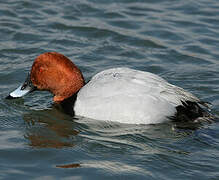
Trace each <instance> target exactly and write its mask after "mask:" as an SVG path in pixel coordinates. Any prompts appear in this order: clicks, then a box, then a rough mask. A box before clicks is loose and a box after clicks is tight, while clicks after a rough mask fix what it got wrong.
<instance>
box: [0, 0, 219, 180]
mask: <svg viewBox="0 0 219 180" xmlns="http://www.w3.org/2000/svg"><path fill="white" fill-rule="evenodd" d="M218 29H219V3H218V1H216V0H211V1H207V0H196V1H191V0H187V1H183V0H177V1H176V0H166V1H163V0H156V1H155V0H153V1H151V0H145V1H144V0H136V1H130V0H116V1H115V0H80V1H76V0H75V1H72V0H65V1H63V0H57V1H54V0H48V1H44V0H39V1H29V0H8V1H1V2H0V55H1V59H0V98H1V101H0V179H65V180H67V179H83V180H84V179H89V180H90V179H95V180H96V179H148V180H149V179H156V180H157V179H165V180H168V179H183V180H184V179H192V180H194V179H211V180H216V179H219V166H218V163H219V123H218V121H216V122H215V123H212V124H204V125H202V126H201V127H199V128H198V129H193V130H191V129H179V128H175V124H174V123H165V124H159V125H148V126H146V125H127V124H117V123H109V122H100V121H94V120H89V119H86V118H83V119H82V118H80V117H75V118H72V117H69V116H68V115H66V114H64V113H62V112H61V111H60V110H59V109H57V108H56V107H55V106H54V105H52V95H51V94H49V93H48V92H36V93H34V94H30V95H28V96H26V97H24V98H23V99H17V100H13V101H9V100H5V99H4V98H5V97H6V96H7V95H8V93H9V92H10V91H11V90H13V89H15V88H16V87H18V86H19V85H20V84H21V83H22V82H23V81H24V79H25V76H26V74H27V73H28V71H29V70H30V67H31V64H32V62H33V60H34V59H35V57H36V56H37V55H39V54H41V53H43V52H46V51H57V52H60V53H63V54H64V55H66V56H68V57H69V58H70V59H72V60H73V61H74V63H75V64H77V65H78V66H79V67H80V69H81V70H82V72H83V74H84V76H85V78H86V80H89V79H90V77H92V76H93V75H94V74H95V73H97V72H99V71H101V70H104V69H107V68H110V67H120V66H126V67H131V68H134V69H139V70H144V71H149V72H153V73H156V74H158V75H160V76H162V77H163V78H165V79H167V80H168V81H169V82H171V83H174V84H176V85H178V86H181V87H183V88H185V89H187V90H189V91H190V92H192V93H194V94H196V95H197V96H198V97H200V98H201V99H202V100H203V101H208V102H211V103H212V105H213V106H212V110H211V112H212V114H214V115H216V116H218V115H219V110H218V109H219V95H218V92H219V71H218V67H219V61H218V59H219V53H218V47H219V31H218Z"/></svg>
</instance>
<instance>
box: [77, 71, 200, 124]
mask: <svg viewBox="0 0 219 180" xmlns="http://www.w3.org/2000/svg"><path fill="white" fill-rule="evenodd" d="M182 101H194V102H198V101H199V100H198V98H196V97H195V96H193V95H192V94H191V93H188V92H186V91H185V90H183V89H182V88H179V87H176V86H174V85H171V84H169V83H168V82H167V81H165V80H164V79H163V78H161V77H159V76H157V75H155V74H152V73H149V72H143V71H138V70H133V69H129V68H114V69H108V70H105V71H102V72H100V73H98V74H96V75H95V76H94V77H93V78H92V79H91V80H90V81H89V82H88V83H87V84H86V85H85V86H84V87H83V88H82V89H81V90H80V91H79V93H78V96H77V100H76V103H75V107H74V111H75V114H76V115H80V116H85V117H89V118H92V119H98V120H109V121H117V122H121V123H135V124H155V123H161V122H163V121H166V120H167V119H168V117H171V116H174V114H175V113H176V107H177V106H179V105H181V103H182Z"/></svg>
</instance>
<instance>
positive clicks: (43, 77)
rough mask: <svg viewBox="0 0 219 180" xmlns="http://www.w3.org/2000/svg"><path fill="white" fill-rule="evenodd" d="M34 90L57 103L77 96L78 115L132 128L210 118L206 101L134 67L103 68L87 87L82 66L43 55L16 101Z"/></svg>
mask: <svg viewBox="0 0 219 180" xmlns="http://www.w3.org/2000/svg"><path fill="white" fill-rule="evenodd" d="M34 90H47V91H50V92H51V93H52V94H53V95H54V97H53V101H54V102H55V103H58V104H60V103H62V102H64V101H66V100H68V99H70V98H71V97H72V96H74V97H75V98H73V99H72V101H75V102H74V103H72V104H73V107H71V108H72V110H73V111H74V114H75V115H78V116H84V117H88V118H92V119H96V120H105V121H117V122H121V123H130V124H156V123H162V122H164V121H168V120H171V119H172V120H180V121H195V120H196V119H198V118H199V117H208V116H209V113H207V111H206V110H204V108H203V106H207V104H206V103H203V102H202V101H200V100H199V99H198V98H197V97H196V96H194V95H193V94H191V93H189V92H187V91H185V90H184V89H182V88H180V87H177V86H174V85H172V84H170V83H168V82H167V81H166V80H164V79H163V78H161V77H159V76H157V75H155V74H152V73H149V72H143V71H139V70H134V69H130V68H113V69H108V70H104V71H102V72H100V73H98V74H96V75H95V76H94V77H92V78H91V80H90V81H89V82H88V83H85V80H84V77H83V75H82V73H81V71H80V70H79V69H78V67H77V66H76V65H75V64H74V63H73V62H72V61H71V60H69V59H68V58H67V57H65V56H64V55H62V54H60V53H57V52H47V53H44V54H41V55H39V56H38V57H37V58H36V59H35V61H34V63H33V65H32V68H31V72H30V74H29V75H28V77H27V79H26V81H25V83H24V84H23V85H21V86H20V87H19V88H17V89H16V90H15V91H13V92H12V93H10V95H9V98H18V97H22V96H24V95H26V94H27V93H29V92H33V91H34Z"/></svg>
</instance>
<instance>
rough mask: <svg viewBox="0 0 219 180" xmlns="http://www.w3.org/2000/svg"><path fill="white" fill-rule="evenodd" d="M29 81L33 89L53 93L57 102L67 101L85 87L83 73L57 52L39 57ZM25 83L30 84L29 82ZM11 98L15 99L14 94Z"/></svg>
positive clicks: (33, 66)
mask: <svg viewBox="0 0 219 180" xmlns="http://www.w3.org/2000/svg"><path fill="white" fill-rule="evenodd" d="M27 80H29V81H30V82H29V84H31V86H32V87H36V88H37V89H38V90H48V91H50V92H51V93H53V94H54V98H53V100H54V101H55V102H61V101H63V100H64V99H67V98H68V97H70V96H72V95H73V94H74V93H76V92H77V91H79V90H80V88H82V87H83V86H84V78H83V75H82V73H81V71H80V70H79V69H78V68H77V66H76V65H75V64H74V63H73V62H71V61H70V60H69V59H68V58H67V57H65V56H64V55H62V54H60V53H57V52H47V53H44V54H41V55H39V56H38V57H37V58H36V59H35V61H34V63H33V65H32V68H31V73H30V77H29V78H27ZM27 80H26V81H27ZM25 83H26V84H28V82H25ZM23 87H24V85H23V86H21V87H20V90H22V88H23ZM23 89H25V88H23ZM17 90H18V89H17ZM17 90H16V91H17ZM10 96H12V97H13V92H12V93H11V94H10ZM16 97H20V96H16Z"/></svg>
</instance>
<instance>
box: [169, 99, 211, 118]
mask: <svg viewBox="0 0 219 180" xmlns="http://www.w3.org/2000/svg"><path fill="white" fill-rule="evenodd" d="M201 106H207V105H206V103H204V104H203V103H201V102H200V103H197V102H192V101H185V102H182V105H179V106H177V107H176V110H177V112H176V114H175V116H174V117H173V121H176V122H196V120H197V119H198V118H200V117H203V119H205V121H206V120H208V118H209V121H212V115H211V114H210V113H209V112H208V110H207V109H206V108H205V107H201Z"/></svg>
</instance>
